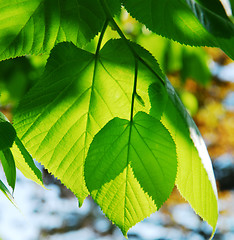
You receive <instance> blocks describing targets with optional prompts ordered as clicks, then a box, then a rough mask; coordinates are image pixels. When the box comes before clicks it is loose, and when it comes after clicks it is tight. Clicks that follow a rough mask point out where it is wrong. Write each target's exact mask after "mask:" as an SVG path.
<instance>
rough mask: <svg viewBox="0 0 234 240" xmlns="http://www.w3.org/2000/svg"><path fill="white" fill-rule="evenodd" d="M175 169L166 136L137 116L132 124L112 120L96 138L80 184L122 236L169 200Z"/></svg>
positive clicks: (157, 126) (151, 122)
mask: <svg viewBox="0 0 234 240" xmlns="http://www.w3.org/2000/svg"><path fill="white" fill-rule="evenodd" d="M168 149H170V151H169V152H168ZM176 169H177V161H176V151H175V144H174V142H173V140H172V138H171V136H170V134H169V132H168V131H167V130H166V128H165V127H164V126H163V125H162V124H161V122H160V121H159V120H156V119H155V118H153V117H151V116H149V115H147V114H146V113H143V112H138V113H137V114H136V116H135V117H134V119H133V122H132V123H131V122H129V121H128V120H125V119H119V118H115V119H113V120H111V121H110V122H109V123H108V124H107V125H106V126H105V127H104V128H103V129H102V130H101V131H100V132H99V133H98V134H97V135H96V136H95V138H94V140H93V142H92V144H91V146H90V149H89V152H88V156H87V159H86V162H85V180H86V184H87V187H88V189H89V191H90V193H91V196H92V197H93V198H94V200H95V201H96V202H97V203H98V204H99V205H100V207H101V208H102V210H103V211H104V213H105V214H106V215H107V216H108V218H109V219H110V220H111V221H112V222H114V223H115V224H116V225H117V226H118V227H120V229H121V230H122V232H123V234H124V235H125V236H126V233H127V231H128V229H129V228H130V227H132V226H133V225H135V224H136V223H137V222H139V221H141V220H143V219H144V218H145V217H147V216H149V215H150V214H151V213H153V212H154V211H156V209H159V208H160V207H161V205H162V204H163V203H164V202H165V200H166V199H167V198H168V197H169V195H170V193H171V191H172V189H173V187H174V182H175V176H176Z"/></svg>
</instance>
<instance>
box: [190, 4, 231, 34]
mask: <svg viewBox="0 0 234 240" xmlns="http://www.w3.org/2000/svg"><path fill="white" fill-rule="evenodd" d="M186 2H187V4H188V5H189V7H190V8H191V9H192V11H193V13H194V14H195V16H196V17H197V18H198V19H199V21H200V22H201V24H202V25H203V26H204V27H205V28H206V29H207V30H208V31H209V32H211V33H212V34H213V35H215V36H220V37H223V38H230V37H233V36H234V25H233V24H232V22H231V20H230V19H229V17H228V16H227V14H226V12H225V10H224V8H223V5H222V4H221V2H220V1H219V0H186Z"/></svg>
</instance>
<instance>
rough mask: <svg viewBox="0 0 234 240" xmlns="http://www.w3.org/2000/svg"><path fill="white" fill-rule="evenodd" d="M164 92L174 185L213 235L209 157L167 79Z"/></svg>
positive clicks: (212, 183)
mask: <svg viewBox="0 0 234 240" xmlns="http://www.w3.org/2000/svg"><path fill="white" fill-rule="evenodd" d="M167 91H168V95H169V97H168V103H167V106H166V108H165V111H164V114H163V117H162V120H161V121H162V123H163V124H164V125H165V127H166V128H167V129H168V130H169V132H170V133H171V135H172V137H173V139H174V141H175V143H176V149H177V156H178V170H177V177H176V185H177V187H178V189H179V191H180V193H181V195H182V196H183V197H184V198H185V199H186V200H187V201H188V202H189V203H190V205H191V206H192V208H193V209H194V210H195V211H196V213H197V214H199V215H200V216H201V217H202V218H203V219H204V220H205V221H207V222H208V223H209V224H210V225H211V226H212V228H213V234H214V232H215V229H216V224H217V219H218V203H217V189H216V183H215V179H214V173H213V169H212V164H211V160H210V157H209V154H208V152H207V149H206V146H205V143H204V141H203V139H202V137H201V135H200V133H199V130H198V129H197V127H196V125H195V123H194V122H193V120H192V118H191V117H190V115H189V114H188V112H187V111H186V109H185V107H184V106H183V104H182V103H181V101H180V99H179V97H178V96H177V94H176V93H175V90H174V88H173V87H172V85H171V84H170V82H169V81H168V80H167Z"/></svg>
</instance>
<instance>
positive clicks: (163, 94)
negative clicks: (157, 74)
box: [149, 82, 168, 120]
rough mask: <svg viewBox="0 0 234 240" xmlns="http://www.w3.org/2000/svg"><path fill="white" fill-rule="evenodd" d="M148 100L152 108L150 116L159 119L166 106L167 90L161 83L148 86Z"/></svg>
mask: <svg viewBox="0 0 234 240" xmlns="http://www.w3.org/2000/svg"><path fill="white" fill-rule="evenodd" d="M149 98H150V102H151V106H152V108H151V109H150V114H151V115H152V116H154V117H155V118H156V119H159V120H160V118H161V116H162V114H163V112H164V109H165V107H166V104H167V98H168V94H167V90H166V88H165V86H164V85H162V83H161V82H155V83H153V84H151V85H150V86H149Z"/></svg>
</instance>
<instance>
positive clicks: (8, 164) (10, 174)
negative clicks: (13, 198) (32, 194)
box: [0, 148, 16, 191]
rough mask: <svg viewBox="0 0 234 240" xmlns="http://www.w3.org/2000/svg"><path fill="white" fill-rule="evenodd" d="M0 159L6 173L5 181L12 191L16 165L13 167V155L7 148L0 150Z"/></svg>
mask: <svg viewBox="0 0 234 240" xmlns="http://www.w3.org/2000/svg"><path fill="white" fill-rule="evenodd" d="M0 160H1V163H2V166H3V169H4V172H5V175H6V179H7V182H8V184H9V186H11V187H12V189H13V191H14V188H15V181H16V167H15V161H14V157H13V155H12V153H11V150H10V149H9V148H8V149H6V150H3V151H0Z"/></svg>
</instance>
